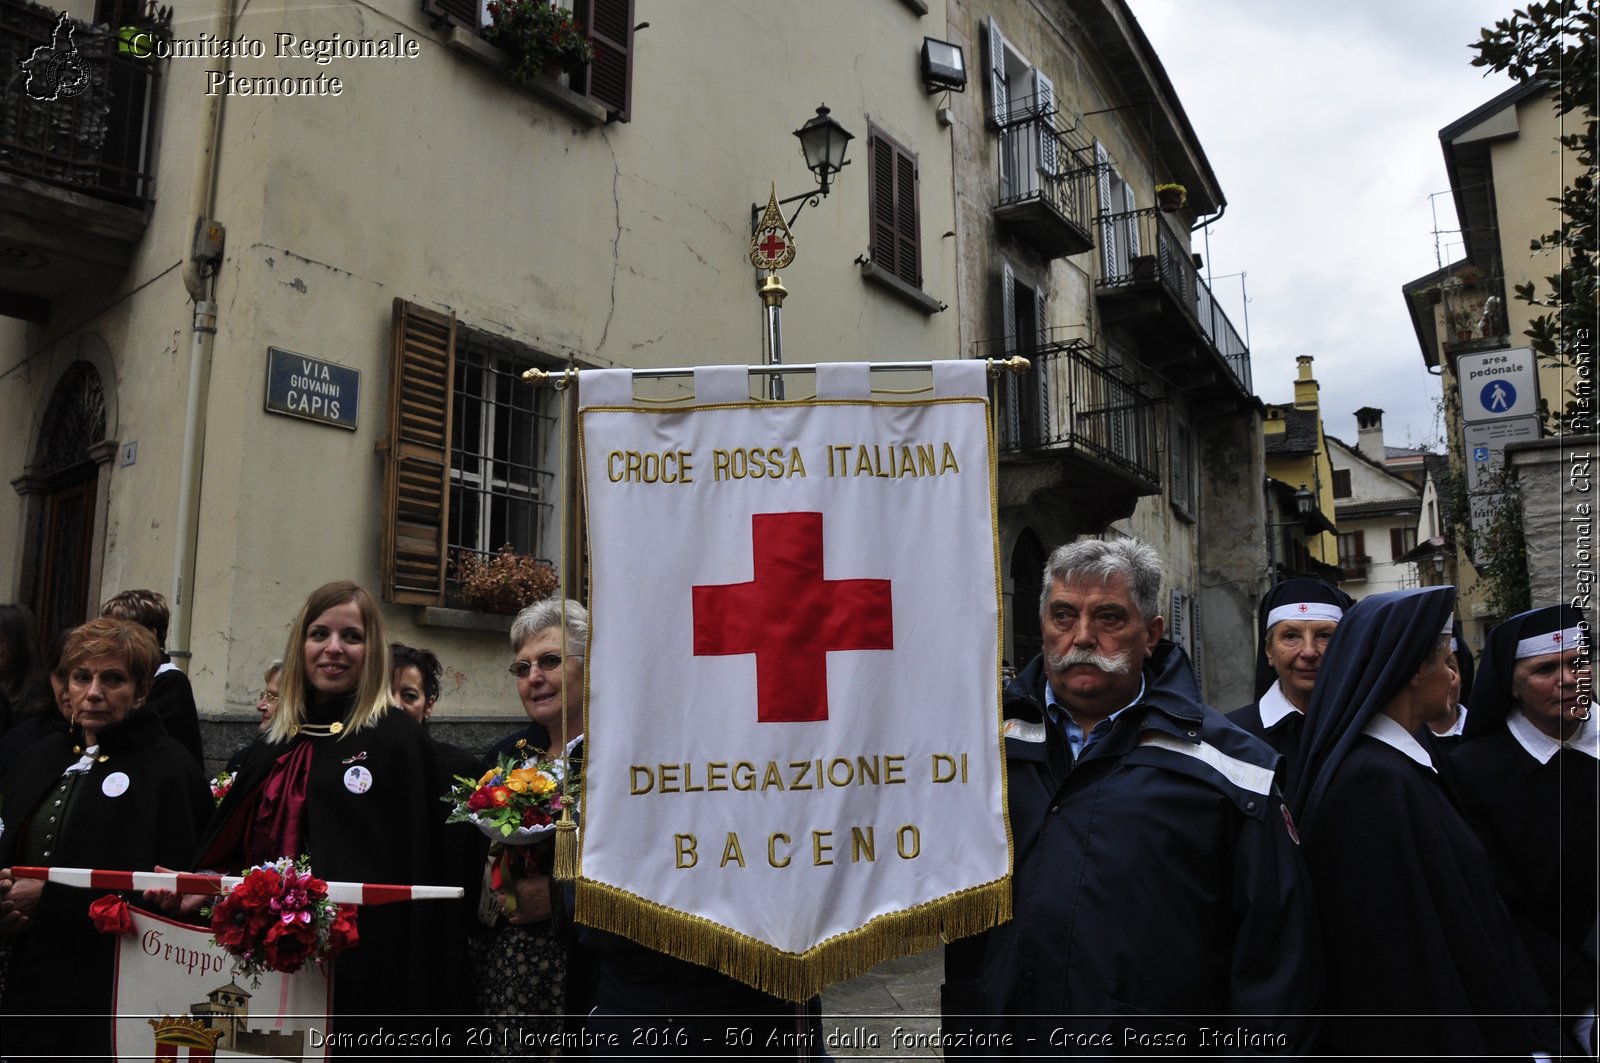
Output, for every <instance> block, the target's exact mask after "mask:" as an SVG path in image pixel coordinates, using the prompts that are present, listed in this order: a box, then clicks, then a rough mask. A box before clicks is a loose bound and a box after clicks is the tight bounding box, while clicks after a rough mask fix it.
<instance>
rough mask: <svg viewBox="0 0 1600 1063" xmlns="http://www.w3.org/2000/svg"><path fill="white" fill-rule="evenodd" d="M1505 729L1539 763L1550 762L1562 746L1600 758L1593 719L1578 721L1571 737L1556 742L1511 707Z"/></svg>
mask: <svg viewBox="0 0 1600 1063" xmlns="http://www.w3.org/2000/svg"><path fill="white" fill-rule="evenodd" d="M1506 730H1508V731H1510V732H1511V737H1512V738H1515V739H1516V740H1517V745H1519V746H1521V747H1522V748H1523V749H1525V750H1527V751H1528V756H1530V757H1532V758H1533V759H1534V760H1537V761H1538V762H1539V763H1540V764H1548V763H1550V758H1551V757H1553V756H1555V755H1556V754H1557V753H1559V752H1560V751H1561V747H1563V746H1565V747H1566V748H1568V749H1575V750H1577V751H1578V752H1579V753H1587V754H1588V755H1589V756H1591V757H1594V758H1595V759H1596V760H1600V728H1597V727H1595V726H1594V720H1593V719H1588V720H1585V721H1583V722H1582V723H1580V724H1579V725H1578V729H1577V730H1576V731H1574V732H1572V737H1571V738H1569V739H1567V740H1566V741H1565V742H1557V741H1556V740H1555V739H1554V738H1551V737H1550V736H1549V735H1547V734H1545V733H1544V732H1543V731H1541V730H1539V729H1538V728H1537V727H1535V726H1534V725H1533V721H1531V720H1529V719H1528V718H1527V717H1526V716H1524V715H1523V714H1522V710H1521V709H1512V710H1511V711H1510V712H1509V713H1507V714H1506Z"/></svg>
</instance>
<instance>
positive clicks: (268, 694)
mask: <svg viewBox="0 0 1600 1063" xmlns="http://www.w3.org/2000/svg"><path fill="white" fill-rule="evenodd" d="M256 700H257V701H264V702H266V703H267V704H268V705H276V704H277V703H278V695H276V694H274V693H273V692H272V691H270V690H263V691H262V692H261V693H260V694H258V695H257V696H256Z"/></svg>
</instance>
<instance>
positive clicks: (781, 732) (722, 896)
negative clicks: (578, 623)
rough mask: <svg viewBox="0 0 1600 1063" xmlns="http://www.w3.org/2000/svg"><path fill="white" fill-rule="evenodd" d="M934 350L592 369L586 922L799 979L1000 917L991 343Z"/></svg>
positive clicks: (850, 970)
mask: <svg viewBox="0 0 1600 1063" xmlns="http://www.w3.org/2000/svg"><path fill="white" fill-rule="evenodd" d="M933 375H934V385H933V387H932V389H931V392H930V393H929V394H928V395H927V396H925V397H921V398H916V399H910V398H874V397H872V395H871V392H870V389H869V383H868V381H869V373H868V368H867V367H866V366H865V365H855V366H824V367H818V382H817V391H818V394H819V396H821V397H819V398H817V399H813V400H804V401H794V402H756V401H751V400H750V399H749V389H750V386H751V385H750V382H749V374H748V371H747V369H745V368H744V367H732V368H721V367H718V368H715V369H704V370H697V371H696V372H695V378H696V379H695V394H694V398H693V400H692V404H690V405H686V406H676V407H663V406H660V405H634V404H633V402H632V380H631V377H630V374H628V373H627V372H626V371H616V372H611V371H603V372H590V371H585V372H584V373H583V374H582V375H581V377H580V383H579V396H580V398H579V402H580V408H579V414H578V432H579V445H580V461H581V464H582V468H583V478H584V480H583V490H584V504H585V507H586V514H587V521H588V549H589V555H590V602H589V605H590V645H589V652H588V656H587V658H586V683H585V692H586V706H585V726H584V731H585V748H584V761H583V763H584V785H583V804H582V808H581V813H582V815H581V826H580V831H579V835H580V854H579V859H580V875H579V881H578V898H577V918H578V920H579V921H580V922H583V923H586V924H589V925H592V926H599V927H602V928H604V929H608V930H612V931H615V932H617V933H621V934H624V935H625V936H628V937H630V938H633V939H634V940H636V941H639V942H641V943H643V944H646V945H649V946H651V947H653V948H656V949H659V950H661V951H664V952H668V953H670V954H672V955H675V956H678V957H680V958H683V959H687V960H691V961H694V962H698V963H703V964H706V965H708V966H712V967H716V968H718V969H720V970H722V971H724V972H725V973H727V974H729V975H731V976H733V977H735V978H738V979H740V980H742V981H744V982H747V983H748V984H751V985H754V986H757V987H758V988H761V989H764V990H766V991H767V992H770V993H773V994H775V995H778V996H783V997H786V998H788V999H793V1000H803V999H805V998H806V997H809V996H810V995H812V994H814V993H816V992H818V991H819V990H820V989H821V988H822V987H823V986H825V985H828V984H830V983H832V982H835V981H839V980H843V979H846V978H850V977H853V976H855V975H856V974H859V973H861V972H863V971H865V970H867V969H868V968H870V967H871V966H873V965H875V964H877V963H879V962H881V961H883V960H885V959H890V958H893V957H895V956H900V955H907V954H910V953H913V952H917V951H921V950H923V949H926V948H930V947H932V946H933V945H935V944H937V943H938V942H939V941H940V940H947V939H950V938H954V937H960V936H963V935H965V934H970V933H975V932H977V931H978V930H981V929H984V928H986V927H989V926H992V925H994V924H996V923H998V922H1003V921H1004V920H1005V919H1006V918H1008V917H1009V914H1010V883H1009V876H1010V842H1009V837H1008V834H1007V828H1006V822H1005V817H1004V813H1003V807H1004V801H1003V794H1004V770H1003V766H1002V762H1001V736H1000V711H999V674H1000V649H999V646H1000V642H999V640H1000V629H999V617H1000V589H999V581H998V570H997V565H996V556H997V553H996V542H995V536H996V532H995V528H996V523H995V508H994V506H995V503H994V499H995V470H994V454H993V441H992V439H991V433H990V430H989V424H990V421H989V408H988V403H987V401H986V399H985V376H984V363H981V362H955V363H950V364H949V365H942V364H941V363H935V372H934V374H933Z"/></svg>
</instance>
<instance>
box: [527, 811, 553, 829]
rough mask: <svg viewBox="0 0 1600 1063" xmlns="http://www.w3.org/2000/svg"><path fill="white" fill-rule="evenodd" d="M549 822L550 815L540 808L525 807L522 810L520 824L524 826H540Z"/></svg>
mask: <svg viewBox="0 0 1600 1063" xmlns="http://www.w3.org/2000/svg"><path fill="white" fill-rule="evenodd" d="M549 822H550V817H549V816H547V815H545V813H544V812H543V811H542V810H540V809H537V808H525V809H523V810H522V825H523V826H524V827H542V826H544V825H545V824H546V823H549Z"/></svg>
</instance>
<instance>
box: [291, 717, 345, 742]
mask: <svg viewBox="0 0 1600 1063" xmlns="http://www.w3.org/2000/svg"><path fill="white" fill-rule="evenodd" d="M343 730H344V724H343V723H342V722H341V721H339V720H335V721H333V722H332V723H303V724H301V725H300V726H298V727H296V728H295V729H294V733H295V734H296V735H305V736H306V737H307V738H327V737H329V736H330V735H337V734H338V733H339V732H340V731H343Z"/></svg>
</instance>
